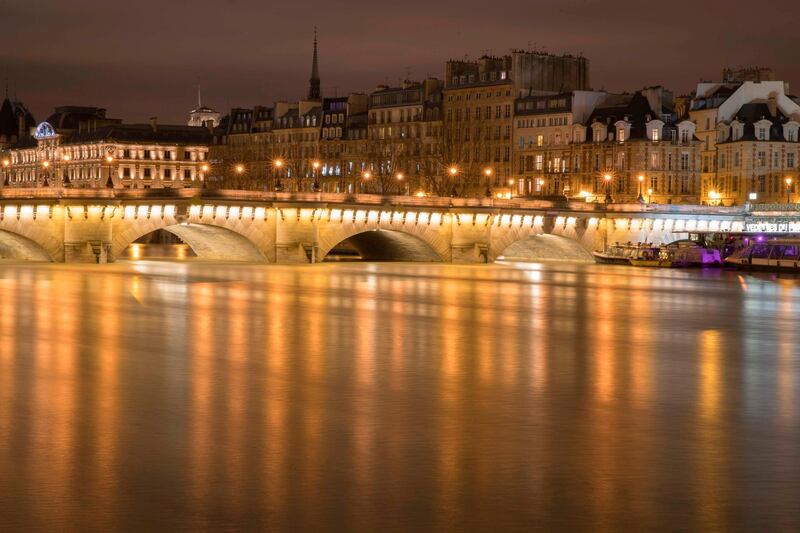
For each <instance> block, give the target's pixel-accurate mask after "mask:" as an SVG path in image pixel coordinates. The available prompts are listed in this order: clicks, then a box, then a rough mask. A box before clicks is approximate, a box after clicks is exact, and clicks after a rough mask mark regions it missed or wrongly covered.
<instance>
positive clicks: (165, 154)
mask: <svg viewBox="0 0 800 533" xmlns="http://www.w3.org/2000/svg"><path fill="white" fill-rule="evenodd" d="M164 159H166V160H168V161H169V160H171V159H172V152H170V151H169V150H167V151H166V152H164Z"/></svg>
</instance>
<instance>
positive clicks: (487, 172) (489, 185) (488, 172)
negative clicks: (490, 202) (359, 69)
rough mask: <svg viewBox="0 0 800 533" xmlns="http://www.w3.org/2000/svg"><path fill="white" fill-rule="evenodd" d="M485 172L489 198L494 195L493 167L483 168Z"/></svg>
mask: <svg viewBox="0 0 800 533" xmlns="http://www.w3.org/2000/svg"><path fill="white" fill-rule="evenodd" d="M483 174H484V176H486V197H487V198H489V197H491V196H492V169H491V168H485V169H483Z"/></svg>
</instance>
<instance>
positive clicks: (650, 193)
mask: <svg viewBox="0 0 800 533" xmlns="http://www.w3.org/2000/svg"><path fill="white" fill-rule="evenodd" d="M647 203H648V204H652V203H653V189H647Z"/></svg>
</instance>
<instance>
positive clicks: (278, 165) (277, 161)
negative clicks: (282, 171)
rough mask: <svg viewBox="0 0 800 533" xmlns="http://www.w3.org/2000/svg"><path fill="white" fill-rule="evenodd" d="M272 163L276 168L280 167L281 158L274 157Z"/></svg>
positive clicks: (281, 163) (281, 164)
mask: <svg viewBox="0 0 800 533" xmlns="http://www.w3.org/2000/svg"><path fill="white" fill-rule="evenodd" d="M273 165H275V167H276V168H281V167H282V166H283V159H276V160H275V162H274V163H273Z"/></svg>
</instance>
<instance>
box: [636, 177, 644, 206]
mask: <svg viewBox="0 0 800 533" xmlns="http://www.w3.org/2000/svg"><path fill="white" fill-rule="evenodd" d="M643 184H644V176H642V175H641V174H639V197H638V198H637V199H636V201H638V202H639V203H640V204H643V203H644V197H643V196H642V185H643Z"/></svg>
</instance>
